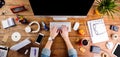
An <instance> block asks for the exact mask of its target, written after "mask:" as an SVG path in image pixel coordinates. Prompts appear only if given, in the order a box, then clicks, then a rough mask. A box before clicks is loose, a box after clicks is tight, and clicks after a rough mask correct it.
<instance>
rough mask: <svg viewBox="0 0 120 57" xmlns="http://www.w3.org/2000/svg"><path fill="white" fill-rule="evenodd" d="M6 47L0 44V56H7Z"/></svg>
mask: <svg viewBox="0 0 120 57" xmlns="http://www.w3.org/2000/svg"><path fill="white" fill-rule="evenodd" d="M7 53H8V47H6V46H0V57H7Z"/></svg>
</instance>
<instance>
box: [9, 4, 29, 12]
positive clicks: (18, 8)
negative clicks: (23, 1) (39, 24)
mask: <svg viewBox="0 0 120 57" xmlns="http://www.w3.org/2000/svg"><path fill="white" fill-rule="evenodd" d="M26 10H27V9H26V8H25V7H24V6H17V7H14V8H11V11H12V12H13V13H18V12H21V11H26Z"/></svg>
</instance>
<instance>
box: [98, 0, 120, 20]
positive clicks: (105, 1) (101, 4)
mask: <svg viewBox="0 0 120 57" xmlns="http://www.w3.org/2000/svg"><path fill="white" fill-rule="evenodd" d="M96 2H97V4H98V6H97V10H98V11H99V12H100V13H101V14H103V15H108V16H111V17H112V18H113V15H114V13H116V12H119V11H120V10H118V9H117V8H116V7H118V5H117V4H116V3H115V0H96Z"/></svg>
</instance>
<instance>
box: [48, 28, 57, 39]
mask: <svg viewBox="0 0 120 57" xmlns="http://www.w3.org/2000/svg"><path fill="white" fill-rule="evenodd" d="M58 33H59V31H58V28H57V27H56V26H53V27H52V29H51V30H50V37H52V38H53V39H54V38H55V37H56V36H57V35H58Z"/></svg>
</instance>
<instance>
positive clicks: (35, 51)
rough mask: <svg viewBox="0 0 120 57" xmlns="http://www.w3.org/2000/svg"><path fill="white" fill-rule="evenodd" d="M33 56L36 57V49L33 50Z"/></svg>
mask: <svg viewBox="0 0 120 57" xmlns="http://www.w3.org/2000/svg"><path fill="white" fill-rule="evenodd" d="M34 56H35V57H36V49H34Z"/></svg>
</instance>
